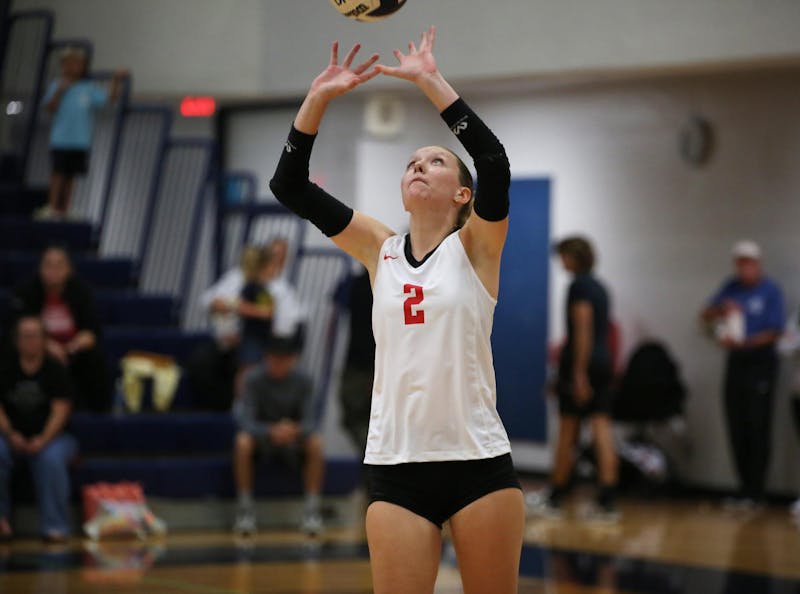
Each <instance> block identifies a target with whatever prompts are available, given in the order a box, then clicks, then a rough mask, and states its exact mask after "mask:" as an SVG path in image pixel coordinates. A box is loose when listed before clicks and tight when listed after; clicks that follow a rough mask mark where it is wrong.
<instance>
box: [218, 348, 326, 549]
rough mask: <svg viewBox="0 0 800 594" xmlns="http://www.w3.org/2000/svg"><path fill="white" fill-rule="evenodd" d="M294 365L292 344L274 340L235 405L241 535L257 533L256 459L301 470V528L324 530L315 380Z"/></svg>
mask: <svg viewBox="0 0 800 594" xmlns="http://www.w3.org/2000/svg"><path fill="white" fill-rule="evenodd" d="M296 362H297V351H296V348H295V343H294V341H292V340H287V339H281V338H276V339H273V340H272V341H270V343H269V346H268V348H267V353H266V356H265V357H264V360H263V362H262V364H260V365H259V366H258V367H255V368H253V369H251V370H250V371H249V372H248V373H247V374H246V376H245V378H244V388H243V391H242V393H241V395H239V397H238V399H237V401H236V403H235V404H234V407H233V416H234V418H235V420H236V424H237V426H238V431H237V433H236V439H235V444H234V476H235V480H236V492H237V497H238V512H237V516H236V522H235V524H234V530H235V531H236V532H238V533H240V534H252V533H254V532H255V531H256V515H255V507H254V503H253V484H254V477H253V475H254V469H253V460H254V458H258V459H265V458H276V459H278V460H280V461H281V462H283V463H284V464H287V465H289V466H290V467H292V468H296V469H298V470H300V469H301V468H302V471H303V482H304V486H305V511H304V516H303V521H302V526H301V528H302V530H303V531H304V532H306V533H308V534H316V533H318V532H319V531H320V530H321V529H322V515H321V513H320V492H321V490H322V481H323V476H324V472H325V461H324V459H323V454H322V439H321V437H320V435H319V434H318V432H317V427H316V418H315V414H314V406H313V393H312V385H311V380H310V379H309V378H308V377H307V376H306V375H304V374H302V373H300V372H299V371H296V370H295V364H296Z"/></svg>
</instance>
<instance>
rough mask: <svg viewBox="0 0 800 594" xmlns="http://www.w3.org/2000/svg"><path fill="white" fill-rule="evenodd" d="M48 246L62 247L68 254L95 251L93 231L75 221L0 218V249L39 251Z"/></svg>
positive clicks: (87, 225) (86, 225)
mask: <svg viewBox="0 0 800 594" xmlns="http://www.w3.org/2000/svg"><path fill="white" fill-rule="evenodd" d="M49 245H62V246H64V247H66V248H67V249H68V250H70V251H71V252H82V251H89V250H94V249H96V248H97V243H96V241H95V238H94V227H93V226H92V224H91V223H86V222H78V221H34V220H31V219H29V218H25V217H8V216H5V217H0V249H3V250H17V251H22V250H35V251H41V250H42V249H44V248H45V247H47V246H49Z"/></svg>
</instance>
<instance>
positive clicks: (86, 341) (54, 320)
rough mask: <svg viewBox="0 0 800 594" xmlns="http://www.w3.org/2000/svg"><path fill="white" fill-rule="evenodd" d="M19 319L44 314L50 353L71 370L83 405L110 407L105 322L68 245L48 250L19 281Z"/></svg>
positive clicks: (94, 408) (16, 309)
mask: <svg viewBox="0 0 800 594" xmlns="http://www.w3.org/2000/svg"><path fill="white" fill-rule="evenodd" d="M11 308H12V314H13V316H14V318H18V317H21V316H24V315H34V316H40V317H41V319H42V322H43V323H44V327H45V331H46V332H47V352H48V353H49V354H50V356H52V357H53V358H55V359H56V360H57V361H58V362H59V363H61V364H62V365H65V366H66V367H67V368H68V369H69V372H70V376H71V377H72V381H73V384H74V386H75V404H76V406H77V408H80V409H88V410H92V411H95V412H104V411H107V410H108V409H109V408H110V404H111V389H110V388H111V386H110V381H109V378H108V368H107V365H106V359H105V356H104V354H103V352H102V351H101V350H100V345H99V339H100V323H99V321H98V318H97V312H96V311H95V307H94V302H93V300H92V294H91V291H90V289H89V287H88V286H87V285H86V284H85V283H84V282H83V281H81V280H80V279H79V278H78V277H77V276H75V274H74V273H73V270H72V263H71V262H70V259H69V255H68V254H67V252H66V250H65V249H64V248H62V247H49V248H47V249H46V250H45V251H44V253H43V254H42V258H41V262H40V264H39V273H38V274H37V275H36V277H34V278H33V279H32V280H31V281H29V282H27V283H24V284H22V285H20V286H18V287H17V288H16V289H15V290H14V295H13V296H12V299H11Z"/></svg>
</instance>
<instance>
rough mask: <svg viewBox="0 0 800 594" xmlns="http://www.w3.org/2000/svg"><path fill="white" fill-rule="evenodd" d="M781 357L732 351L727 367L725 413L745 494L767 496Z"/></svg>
mask: <svg viewBox="0 0 800 594" xmlns="http://www.w3.org/2000/svg"><path fill="white" fill-rule="evenodd" d="M777 375H778V359H777V357H776V355H775V353H774V352H772V350H769V351H756V352H747V351H744V352H732V353H731V354H730V355H729V356H728V363H727V367H726V370H725V416H726V420H727V424H728V437H729V438H730V442H731V450H732V452H733V460H734V464H735V465H736V473H737V474H738V476H739V485H740V488H741V492H742V495H743V496H745V497H749V498H752V499H756V500H758V499H762V498H763V497H764V483H765V482H766V478H767V470H768V469H769V457H770V446H771V443H772V409H773V403H774V396H775V382H776V379H777Z"/></svg>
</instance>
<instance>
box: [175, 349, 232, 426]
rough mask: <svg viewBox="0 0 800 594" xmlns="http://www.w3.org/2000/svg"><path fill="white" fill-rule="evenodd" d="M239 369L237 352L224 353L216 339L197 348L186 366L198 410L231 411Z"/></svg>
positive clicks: (228, 351)
mask: <svg viewBox="0 0 800 594" xmlns="http://www.w3.org/2000/svg"><path fill="white" fill-rule="evenodd" d="M237 366H238V363H237V357H236V349H229V350H225V349H223V348H222V347H220V346H219V345H218V344H217V343H216V342H215V341H213V340H212V341H208V342H204V343H202V344H200V345H198V347H197V348H196V349H195V350H194V351H193V352H192V354H191V355H190V356H189V360H188V361H187V363H186V378H187V379H188V381H189V385H190V386H191V388H192V391H193V392H194V394H195V397H196V402H195V403H194V404H195V405H196V407H197V408H200V409H202V410H219V411H229V410H230V409H231V404H232V403H233V381H234V377H235V376H236V368H237Z"/></svg>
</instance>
